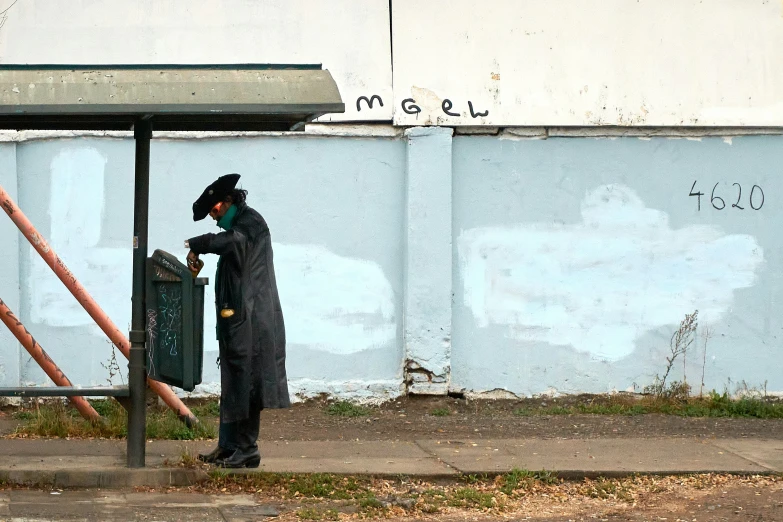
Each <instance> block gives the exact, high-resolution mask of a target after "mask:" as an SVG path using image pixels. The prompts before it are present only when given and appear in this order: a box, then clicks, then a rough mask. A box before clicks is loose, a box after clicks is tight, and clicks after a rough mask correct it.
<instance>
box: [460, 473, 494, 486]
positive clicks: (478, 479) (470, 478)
mask: <svg viewBox="0 0 783 522" xmlns="http://www.w3.org/2000/svg"><path fill="white" fill-rule="evenodd" d="M460 478H461V479H462V481H463V482H467V483H468V484H480V483H482V482H487V480H489V476H488V475H487V474H486V473H479V474H475V473H471V474H469V475H462V476H461V477H460Z"/></svg>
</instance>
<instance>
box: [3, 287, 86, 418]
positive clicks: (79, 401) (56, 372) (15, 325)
mask: <svg viewBox="0 0 783 522" xmlns="http://www.w3.org/2000/svg"><path fill="white" fill-rule="evenodd" d="M0 321H2V322H3V323H4V324H5V325H6V326H7V327H8V329H9V330H11V333H12V334H14V337H16V339H17V341H19V342H20V343H22V346H24V349H25V350H27V352H28V353H29V354H30V357H32V358H33V359H34V360H35V362H37V363H38V365H39V366H40V367H41V369H42V370H43V371H44V372H46V375H47V376H48V377H49V378H50V379H51V380H52V382H53V383H55V384H56V385H57V386H68V387H73V384H72V383H71V381H70V380H69V379H68V377H66V375H65V374H64V373H63V371H62V370H61V369H60V368H59V367H58V366H57V365H56V364H55V363H54V361H53V360H52V358H51V357H49V354H48V353H46V352H45V351H44V349H43V347H42V346H41V345H40V344H38V341H36V340H35V338H34V337H33V335H32V334H31V333H30V332H28V331H27V328H25V327H24V325H23V324H22V322H21V321H20V320H19V319H17V318H16V316H15V315H14V313H13V312H12V311H11V309H10V308H8V305H6V304H5V303H4V302H3V300H2V299H0ZM11 390H12V389H11V388H6V389H5V391H11ZM28 396H29V395H28ZM70 401H71V404H73V405H74V407H75V408H76V409H77V410H79V413H80V414H81V416H82V417H84V418H85V419H87V420H91V421H95V422H97V421H99V420H100V418H101V416H100V415H98V412H97V411H95V408H93V407H92V406H91V405H90V403H89V402H87V401H86V400H85V399H84V397H82V396H81V395H79V394H74V395H72V396H71V398H70Z"/></svg>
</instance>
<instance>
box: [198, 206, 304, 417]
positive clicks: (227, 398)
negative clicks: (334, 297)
mask: <svg viewBox="0 0 783 522" xmlns="http://www.w3.org/2000/svg"><path fill="white" fill-rule="evenodd" d="M237 207H238V212H237V215H236V217H235V218H234V223H233V226H232V227H231V229H230V230H228V231H225V232H221V233H219V234H204V235H203V236H198V237H194V238H192V239H190V240H189V243H190V249H191V250H192V251H193V252H194V253H196V254H219V255H220V262H219V267H220V268H219V270H218V274H217V276H216V279H217V281H216V286H215V305H216V312H217V321H218V336H219V341H220V343H219V344H220V384H221V396H220V412H221V415H220V416H221V421H222V422H236V421H239V420H243V419H246V418H247V417H248V416H249V413H250V411H252V410H255V409H258V408H260V407H263V408H287V407H289V406H290V405H291V401H290V399H289V397H288V380H287V378H286V371H285V325H284V323H283V312H282V310H281V308H280V299H279V297H278V294H277V282H276V281H275V269H274V262H273V260H272V239H271V236H270V234H269V227H267V224H266V221H264V218H263V217H261V215H260V214H259V213H258V212H256V211H255V210H253V209H252V208H250V207H249V206H247V205H246V204H244V203H239V204H237ZM224 310H233V311H234V313H233V315H231V316H230V317H222V315H228V314H229V313H230V312H224V313H223V314H221V311H224Z"/></svg>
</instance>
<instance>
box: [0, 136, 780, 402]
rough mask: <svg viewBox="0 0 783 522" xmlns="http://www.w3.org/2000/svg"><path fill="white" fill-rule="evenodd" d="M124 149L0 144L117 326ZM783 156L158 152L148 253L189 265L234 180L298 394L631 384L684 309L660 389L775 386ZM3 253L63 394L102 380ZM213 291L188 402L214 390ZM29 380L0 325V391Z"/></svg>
mask: <svg viewBox="0 0 783 522" xmlns="http://www.w3.org/2000/svg"><path fill="white" fill-rule="evenodd" d="M133 150H134V145H133V140H132V139H130V138H124V139H115V138H71V139H51V140H39V141H22V142H19V143H16V144H14V143H8V144H3V145H2V146H0V167H2V168H1V169H0V183H1V184H2V185H3V186H4V187H5V188H6V189H7V190H9V191H10V192H11V194H12V195H14V196H15V197H16V198H17V201H18V202H19V204H20V206H21V207H22V209H23V210H24V211H25V212H26V214H27V215H28V217H29V218H30V219H31V220H32V221H33V223H34V224H35V225H36V226H37V227H38V228H39V230H40V232H41V233H42V234H43V235H44V236H46V237H47V238H48V239H49V240H50V243H51V244H52V245H53V247H54V248H55V249H56V250H57V252H58V253H59V254H60V256H61V257H62V258H63V259H64V260H65V261H66V263H67V264H68V265H69V267H70V268H71V269H72V270H73V272H74V273H75V274H76V276H77V277H78V278H79V279H80V280H81V281H82V282H83V283H84V285H85V286H86V287H87V288H88V290H89V291H90V292H92V293H93V295H94V296H95V298H96V299H97V300H98V302H99V303H100V304H101V305H102V306H103V307H104V308H105V309H106V311H107V312H108V313H109V314H110V315H111V316H112V318H113V319H114V321H115V322H116V323H117V325H118V326H119V327H120V328H121V329H127V328H128V327H129V320H130V286H131V284H130V282H131V235H132V192H133ZM780 164H783V137H781V136H763V135H760V136H746V137H739V138H733V139H728V138H721V137H704V138H699V139H671V138H666V137H657V138H651V139H639V138H631V137H623V138H588V137H579V138H576V137H575V138H550V139H519V138H513V139H510V138H508V137H505V136H463V135H458V136H452V131H451V129H446V128H439V129H415V130H409V131H407V132H406V133H403V134H400V135H399V136H397V137H348V136H323V137H313V136H288V135H287V136H263V137H246V138H226V139H168V140H167V139H156V140H154V141H153V145H152V165H151V176H152V196H151V214H150V249H151V250H152V249H155V248H161V249H163V250H167V251H169V252H171V253H173V254H175V255H177V256H180V258H182V257H184V255H185V254H186V252H185V250H184V248H183V246H182V241H183V240H184V239H185V238H187V237H190V236H193V235H196V234H199V233H203V232H206V231H211V230H214V229H213V227H214V225H213V224H212V223H211V221H209V220H206V221H203V222H199V223H193V222H192V219H191V204H192V202H193V200H194V199H195V198H196V197H197V196H198V195H199V194H200V193H201V191H202V190H203V187H204V186H206V185H207V184H208V183H209V182H211V181H212V180H213V179H215V178H216V177H217V176H219V175H220V174H223V173H228V172H238V173H240V174H242V180H241V184H242V186H243V187H244V188H246V189H248V190H249V192H250V196H249V203H250V204H251V205H252V206H254V207H255V208H256V209H258V210H259V211H260V212H261V213H262V214H263V215H264V217H265V218H266V219H267V221H268V223H269V226H270V229H271V231H272V238H273V242H274V248H275V262H276V268H277V273H278V282H279V286H280V294H281V299H282V303H283V309H284V313H285V318H286V326H287V334H288V369H289V377H290V386H291V390H292V392H294V393H301V394H303V395H314V394H318V393H322V392H326V393H330V394H333V395H338V396H343V397H357V398H384V397H389V396H394V395H396V394H399V393H402V392H404V391H405V390H406V389H408V390H410V391H413V392H416V393H445V392H446V391H448V390H452V391H464V392H469V393H473V392H475V393H480V392H488V391H494V390H505V391H508V392H511V393H514V394H518V395H530V394H538V393H543V392H548V391H557V392H562V393H579V392H606V391H612V390H633V389H636V390H641V389H642V388H643V387H644V386H645V385H648V384H650V383H651V382H652V380H653V378H654V376H655V374H656V373H658V374H661V373H663V371H664V369H665V364H666V360H665V358H666V356H667V355H668V354H669V343H670V339H671V336H672V333H673V332H674V331H675V330H676V329H677V327H678V324H679V322H680V321H681V320H682V319H683V318H684V317H685V314H686V313H690V312H693V311H694V310H697V309H698V310H699V316H698V319H699V323H698V324H699V327H698V329H697V332H696V336H695V341H694V343H693V344H692V345H691V346H690V348H689V351H688V353H687V355H686V357H685V360H684V361H683V360H682V358H678V360H677V362H676V364H675V365H674V368H673V370H672V375H671V376H670V379H677V380H679V379H682V378H683V372H684V374H685V377H686V378H687V380H688V382H689V383H690V384H691V385H692V386H693V387H694V391H696V392H698V391H699V390H700V388H701V380H702V371H703V372H704V382H705V387H706V390H707V391H708V390H710V389H713V388H715V389H717V390H719V391H723V388H724V387H725V386H728V387H729V389H730V391H734V388H735V386H736V385H737V383H739V382H741V381H745V382H746V383H747V384H748V385H749V386H756V387H758V386H762V385H764V383H765V382H766V386H767V389H768V391H770V392H783V380H782V379H783V378H781V374H782V373H783V372H781V369H783V368H782V366H783V365H782V364H781V362H780V361H781V357H780V351H781V349H780V346H781V344H780V341H779V337H780V334H781V333H783V331H782V329H783V321H782V320H781V319H780V317H781V312H783V309H781V306H780V305H779V302H780V299H779V295H780V293H781V291H782V290H783V287H782V286H781V281H780V276H779V274H780V273H781V271H782V270H781V269H783V266H781V263H783V260H782V259H781V247H783V239H781V236H780V234H779V233H778V230H777V229H778V226H777V225H778V223H779V222H780V221H781V219H780V218H781V215H780V213H781V210H780V206H779V205H778V203H777V202H778V199H779V198H778V195H779V194H781V193H783V182H782V181H781V180H780V176H779V173H778V170H779V165H780ZM694 182H696V185H695V188H694V189H693V190H694V191H695V192H702V193H703V195H702V196H701V197H700V198H699V197H695V196H690V195H689V194H690V193H691V189H692V187H693V184H694ZM735 183H736V185H735ZM716 184H717V187H716ZM754 186H755V187H756V188H754ZM713 187H716V188H715V193H714V195H715V196H716V197H720V198H722V200H723V202H724V203H723V204H725V208H724V209H722V210H719V209H716V208H715V206H718V207H720V206H721V201H720V200H718V199H711V195H712V191H713ZM740 190H741V191H742V193H741V197H740V198H739V201H737V197H738V196H739V191H740ZM761 191H763V194H764V200H763V205H762V204H761V201H762V200H761V193H762V192H761ZM751 194H752V196H753V199H752V200H751ZM713 203H714V204H715V206H713ZM733 205H739V206H741V207H744V208H742V209H740V208H737V207H734V206H733ZM752 206H755V207H760V208H758V209H757V210H755V209H753V208H752ZM0 244H2V245H3V255H2V257H0V299H3V300H4V301H5V302H6V303H8V304H9V305H10V306H11V307H12V308H13V309H15V310H16V311H17V312H18V313H19V315H20V317H21V319H22V320H23V321H24V323H25V324H26V325H27V326H28V328H29V329H30V331H31V332H32V333H33V334H34V335H35V336H36V339H37V340H38V341H39V342H40V343H41V345H42V346H43V347H44V348H45V349H46V350H47V351H49V352H50V353H51V355H52V357H53V359H54V360H55V361H56V362H57V363H58V364H60V366H61V367H62V369H63V370H64V371H65V373H66V374H67V375H68V376H69V377H71V379H72V380H73V381H74V382H76V383H78V384H81V385H84V386H89V385H100V384H105V383H106V379H107V377H108V370H107V369H106V368H105V367H104V365H107V364H108V361H109V358H110V356H111V349H110V345H109V343H108V341H106V340H105V338H104V337H103V336H102V335H101V333H100V331H99V330H98V329H97V328H96V327H95V326H92V325H90V322H89V318H88V317H87V315H86V313H84V312H83V311H81V310H80V308H79V307H78V305H77V304H76V302H75V300H74V299H73V298H72V297H71V296H70V294H68V293H67V291H66V290H64V289H63V288H61V285H60V283H59V281H58V280H57V279H56V277H55V276H54V275H53V274H52V273H51V271H49V269H48V268H47V267H45V266H44V265H43V263H41V262H40V260H38V259H37V256H35V255H34V253H33V252H32V251H31V249H30V246H29V245H28V243H27V242H26V240H24V239H23V238H21V237H20V235H19V234H18V232H17V230H16V229H15V227H14V226H13V225H12V224H11V222H10V220H7V219H5V221H3V219H0ZM205 261H206V262H207V265H206V267H205V268H204V272H203V273H204V275H206V276H207V277H210V278H212V277H213V274H214V269H215V259H214V258H211V257H210V256H206V257H205ZM209 288H210V291H209V293H208V296H207V310H206V314H205V328H206V336H205V337H206V339H207V345H206V354H205V366H204V368H205V370H204V385H203V386H202V388H201V391H206V392H210V391H212V392H214V391H217V389H218V380H219V378H218V370H217V368H216V366H215V364H214V360H215V357H216V355H217V353H216V349H217V347H216V343H215V341H214V340H213V339H212V338H213V336H212V335H211V333H212V328H213V327H214V316H213V314H212V310H211V303H212V294H211V288H212V287H211V286H210V287H209ZM705 342H706V357H705V351H704V350H705ZM118 357H119V359H118V360H119V363H120V366H121V367H122V368H123V372H124V371H125V364H126V363H125V361H124V360H123V358H122V356H118ZM683 362H684V363H685V366H683ZM44 382H46V380H45V377H44V376H43V374H42V373H41V372H40V371H39V370H38V369H37V368H36V366H35V363H34V362H31V361H30V359H29V357H28V356H27V355H26V354H25V352H24V351H23V350H20V348H19V347H18V345H17V344H16V343H15V341H14V340H13V338H12V337H11V336H10V335H9V334H8V333H7V332H5V331H4V330H2V331H0V385H18V384H20V383H21V384H39V385H40V384H43V383H44ZM114 382H115V383H119V379H118V378H115V380H114Z"/></svg>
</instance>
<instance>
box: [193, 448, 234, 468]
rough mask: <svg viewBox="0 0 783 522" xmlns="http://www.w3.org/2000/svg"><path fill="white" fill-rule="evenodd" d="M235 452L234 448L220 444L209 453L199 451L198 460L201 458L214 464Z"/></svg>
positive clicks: (202, 460)
mask: <svg viewBox="0 0 783 522" xmlns="http://www.w3.org/2000/svg"><path fill="white" fill-rule="evenodd" d="M233 454H234V452H233V451H232V450H228V449H226V448H221V447H220V446H218V447H217V448H215V449H213V450H212V451H211V452H209V453H199V454H198V460H200V461H201V462H206V463H208V464H212V463H215V462H217V461H219V460H223V459H225V458H228V457H230V456H231V455H233Z"/></svg>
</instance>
